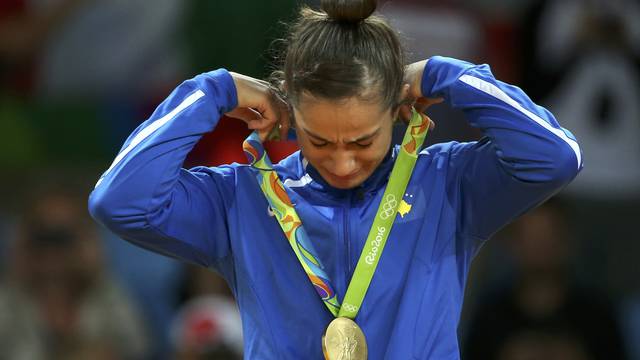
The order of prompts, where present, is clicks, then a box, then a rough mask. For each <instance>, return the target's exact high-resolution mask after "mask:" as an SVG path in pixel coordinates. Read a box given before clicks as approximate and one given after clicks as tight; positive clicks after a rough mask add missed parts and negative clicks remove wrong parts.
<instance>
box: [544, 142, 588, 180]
mask: <svg viewBox="0 0 640 360" xmlns="http://www.w3.org/2000/svg"><path fill="white" fill-rule="evenodd" d="M546 158H547V161H546V162H545V164H544V165H543V166H542V167H541V169H539V170H540V171H539V176H540V178H539V179H537V180H538V181H540V182H545V183H550V184H554V185H555V186H556V187H559V188H561V187H564V186H566V185H568V184H569V183H570V182H571V181H573V179H575V177H576V176H577V175H578V173H579V172H580V170H582V154H581V152H580V148H579V147H578V146H577V144H576V146H575V147H572V146H567V144H558V146H555V147H554V148H553V151H550V152H549V153H548V156H546Z"/></svg>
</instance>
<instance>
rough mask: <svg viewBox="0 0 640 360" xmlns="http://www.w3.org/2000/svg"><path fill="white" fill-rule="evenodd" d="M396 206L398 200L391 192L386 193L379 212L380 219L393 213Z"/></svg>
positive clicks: (386, 217) (384, 218)
mask: <svg viewBox="0 0 640 360" xmlns="http://www.w3.org/2000/svg"><path fill="white" fill-rule="evenodd" d="M397 206H398V201H397V200H396V197H395V196H394V195H393V194H389V195H387V197H386V198H385V202H384V203H383V204H382V212H381V213H380V218H381V219H382V220H386V219H388V218H389V217H390V216H392V215H395V213H396V207H397Z"/></svg>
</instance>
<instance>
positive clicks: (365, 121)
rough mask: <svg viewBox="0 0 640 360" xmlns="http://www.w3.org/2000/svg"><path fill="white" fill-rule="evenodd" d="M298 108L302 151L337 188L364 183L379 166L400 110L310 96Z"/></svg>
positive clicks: (305, 97)
mask: <svg viewBox="0 0 640 360" xmlns="http://www.w3.org/2000/svg"><path fill="white" fill-rule="evenodd" d="M294 113H295V119H296V124H295V126H296V135H297V137H298V144H299V145H300V149H301V151H302V154H303V155H304V157H305V159H307V161H309V163H310V164H311V165H312V166H313V167H314V168H316V170H317V171H318V172H319V173H320V175H321V176H322V178H323V179H324V180H325V181H326V182H327V183H329V185H331V186H333V187H335V188H338V189H350V188H353V187H356V186H358V185H360V184H362V183H363V182H364V181H365V180H366V179H367V178H368V177H369V176H370V175H371V174H372V173H373V171H374V170H375V169H376V168H377V167H378V165H380V163H381V162H382V160H383V159H384V157H385V155H386V154H387V152H388V151H389V147H390V146H391V133H392V126H393V120H394V119H395V117H396V116H397V115H398V114H397V111H395V112H393V113H392V109H390V108H388V109H384V108H383V106H382V105H381V104H380V103H378V102H369V101H363V100H361V99H359V98H356V97H353V98H349V99H347V100H340V101H334V100H326V99H318V98H314V97H312V96H310V95H304V96H302V98H301V100H300V102H299V104H298V106H295V107H294Z"/></svg>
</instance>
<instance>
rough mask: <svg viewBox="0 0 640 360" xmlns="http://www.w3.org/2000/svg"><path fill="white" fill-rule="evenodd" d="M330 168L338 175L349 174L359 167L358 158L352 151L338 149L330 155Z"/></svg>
mask: <svg viewBox="0 0 640 360" xmlns="http://www.w3.org/2000/svg"><path fill="white" fill-rule="evenodd" d="M330 160H331V163H330V164H331V166H329V167H328V170H329V171H331V173H333V175H336V176H348V175H351V174H353V172H354V171H355V170H356V169H357V163H356V158H355V156H354V154H353V153H352V152H351V151H336V152H334V153H333V154H332V156H331V157H330Z"/></svg>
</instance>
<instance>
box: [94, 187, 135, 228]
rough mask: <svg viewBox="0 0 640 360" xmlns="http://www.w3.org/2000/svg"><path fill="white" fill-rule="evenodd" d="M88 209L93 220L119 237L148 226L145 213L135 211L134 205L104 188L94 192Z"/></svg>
mask: <svg viewBox="0 0 640 360" xmlns="http://www.w3.org/2000/svg"><path fill="white" fill-rule="evenodd" d="M88 208H89V214H90V215H91V217H92V218H93V219H95V220H96V221H97V222H98V223H100V224H102V225H103V226H105V227H106V228H108V229H109V230H111V231H113V232H114V233H116V234H119V235H123V234H126V233H128V232H129V231H131V230H133V229H135V228H141V227H144V226H145V224H146V216H145V215H144V212H140V211H135V209H136V207H135V206H134V204H131V203H129V202H127V201H126V199H125V198H123V197H122V196H119V195H118V194H114V193H113V192H111V191H108V190H105V189H104V188H100V187H98V188H96V189H94V190H93V192H92V193H91V195H89V202H88Z"/></svg>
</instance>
